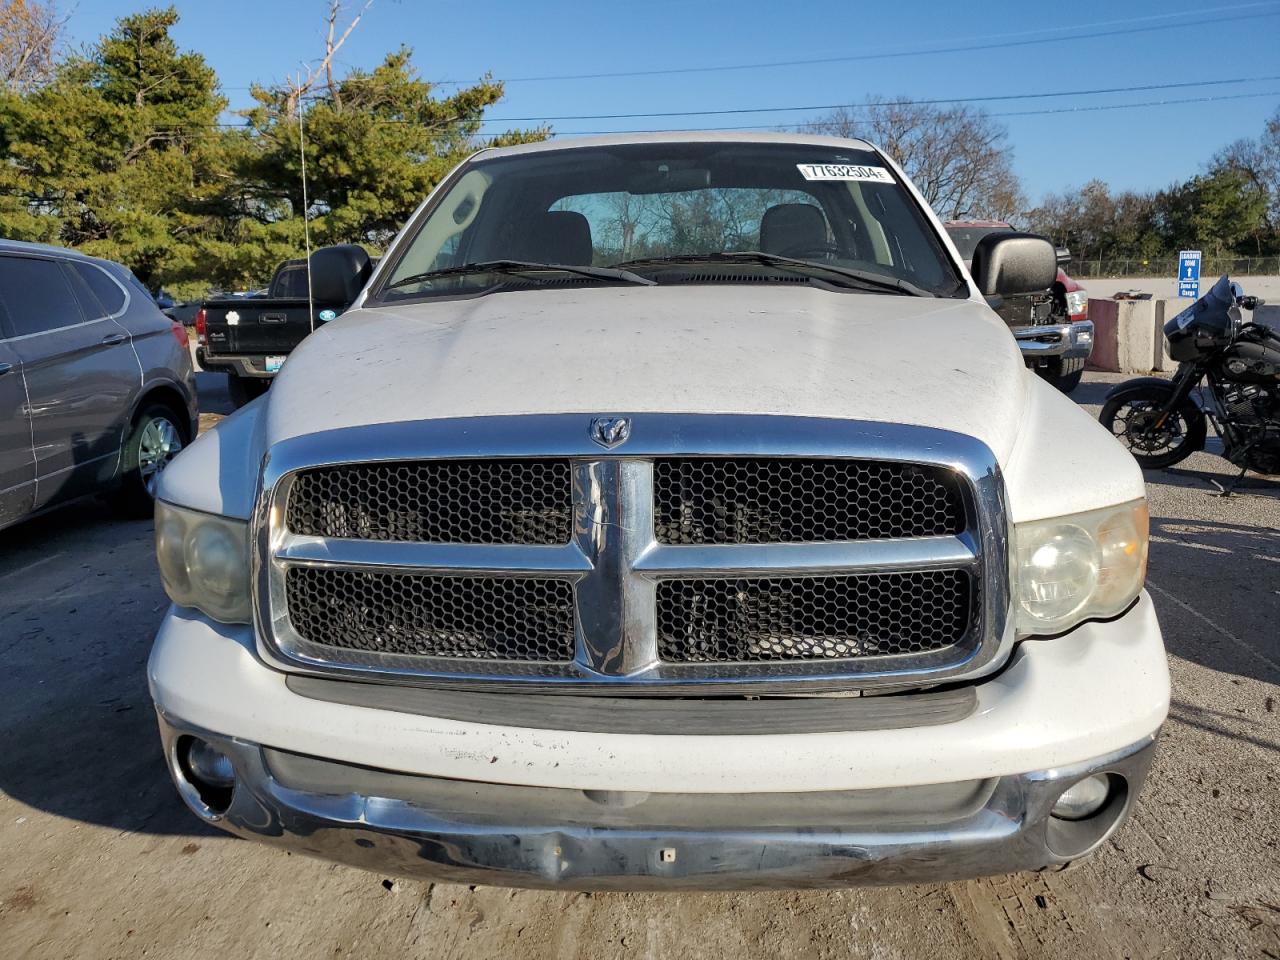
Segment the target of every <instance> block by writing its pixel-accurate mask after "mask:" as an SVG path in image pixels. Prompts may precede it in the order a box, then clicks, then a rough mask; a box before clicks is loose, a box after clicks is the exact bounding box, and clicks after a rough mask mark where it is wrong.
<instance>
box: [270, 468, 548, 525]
mask: <svg viewBox="0 0 1280 960" xmlns="http://www.w3.org/2000/svg"><path fill="white" fill-rule="evenodd" d="M569 491H570V470H569V461H568V460H565V459H557V460H532V459H531V460H507V459H495V460H449V461H445V462H431V461H420V462H416V463H361V464H344V465H340V466H327V467H320V468H317V469H314V470H304V471H303V472H301V473H300V474H298V477H297V479H296V480H295V481H294V484H293V489H292V491H291V493H290V496H289V503H288V509H287V514H286V518H285V522H286V524H287V526H288V528H289V530H291V531H292V532H294V533H300V534H305V535H307V536H314V537H347V538H355V539H359V540H391V541H402V542H413V541H417V542H421V543H521V544H562V543H568V542H569V527H570V523H571V522H572V512H573V508H572V504H571V503H570V497H569Z"/></svg>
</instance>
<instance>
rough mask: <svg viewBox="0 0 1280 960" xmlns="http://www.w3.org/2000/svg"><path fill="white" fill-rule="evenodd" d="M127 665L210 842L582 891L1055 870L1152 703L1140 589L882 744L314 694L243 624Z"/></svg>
mask: <svg viewBox="0 0 1280 960" xmlns="http://www.w3.org/2000/svg"><path fill="white" fill-rule="evenodd" d="M148 673H149V680H150V686H151V692H152V697H153V698H154V700H155V702H156V706H157V708H158V710H159V713H160V717H161V730H162V734H163V737H164V740H165V746H166V755H167V756H168V758H169V763H170V769H171V770H172V771H173V772H174V775H175V776H174V779H175V782H176V783H177V784H178V787H179V790H180V792H182V793H183V795H184V797H185V798H186V799H187V802H188V803H189V804H190V805H191V807H192V809H193V810H195V811H196V812H197V813H198V814H200V815H202V816H204V817H206V818H207V819H210V821H211V822H215V823H217V825H219V826H221V827H222V828H224V829H227V830H229V831H231V832H233V833H237V834H239V835H242V836H247V837H254V838H257V839H262V840H265V841H267V842H270V843H273V844H279V845H282V846H286V847H288V848H290V849H294V850H298V851H301V852H304V853H310V854H314V855H318V856H322V857H326V858H329V859H333V860H338V861H341V862H345V863H351V864H354V865H357V866H363V867H367V868H370V869H379V870H383V871H386V872H389V873H393V874H404V875H407V876H423V877H429V878H435V879H440V880H447V881H457V882H484V883H493V884H511V885H519V886H546V887H556V886H560V887H569V888H598V889H612V888H643V887H658V888H664V889H674V888H741V887H753V886H759V887H797V886H847V885H852V884H859V883H907V882H911V881H914V880H927V881H939V880H947V879H954V878H959V877H966V876H975V875H980V874H990V873H1003V872H1009V871H1014V870H1020V869H1026V868H1034V867H1039V866H1044V865H1048V864H1053V863H1060V862H1063V861H1064V860H1068V859H1072V858H1073V857H1076V856H1080V855H1082V854H1083V853H1087V852H1088V851H1089V850H1090V849H1092V848H1093V847H1094V846H1096V844H1097V843H1100V842H1102V840H1103V839H1105V836H1106V835H1108V834H1109V833H1110V832H1111V831H1113V830H1114V829H1115V828H1116V827H1118V825H1119V824H1120V823H1121V822H1122V820H1123V819H1124V816H1125V814H1126V813H1127V811H1128V809H1129V804H1130V803H1131V802H1132V798H1133V797H1134V796H1135V795H1136V793H1137V792H1138V790H1139V789H1140V787H1141V785H1142V781H1143V778H1144V776H1145V773H1146V769H1147V766H1148V764H1149V762H1150V755H1151V746H1152V743H1153V742H1154V738H1155V735H1156V734H1157V732H1158V730H1159V728H1160V726H1161V724H1162V723H1163V721H1164V719H1165V716H1166V715H1167V713H1168V707H1169V675H1168V667H1167V662H1166V659H1165V653H1164V645H1163V642H1162V640H1161V636H1160V629H1159V625H1158V624H1157V622H1156V619H1155V614H1154V610H1153V607H1152V604H1151V601H1150V598H1149V597H1147V596H1146V595H1145V594H1144V595H1143V596H1142V597H1141V598H1140V599H1139V601H1138V602H1137V603H1136V604H1135V605H1134V607H1133V608H1132V609H1130V610H1129V611H1128V612H1127V613H1125V614H1124V615H1123V616H1121V617H1118V618H1116V619H1114V620H1110V621H1107V622H1094V623H1086V624H1083V625H1081V626H1080V627H1077V628H1076V629H1075V630H1073V631H1071V632H1070V633H1068V634H1065V635H1063V636H1060V637H1055V638H1052V639H1044V640H1028V641H1024V642H1023V643H1021V644H1020V645H1019V646H1018V648H1017V649H1016V650H1015V651H1014V654H1013V657H1012V658H1011V660H1010V662H1009V663H1008V664H1007V665H1006V666H1005V668H1004V669H1003V670H1002V671H1001V672H1000V673H998V674H997V675H995V676H993V677H990V678H987V679H985V680H981V681H978V682H977V683H976V684H975V685H974V689H975V692H976V698H977V704H976V707H975V708H974V709H973V710H972V711H971V712H968V713H967V714H966V715H964V716H963V717H962V718H960V719H954V720H951V721H950V722H945V723H933V724H926V725H923V726H913V727H898V728H894V729H861V730H838V731H828V732H811V733H786V732H781V731H778V730H769V729H758V728H753V729H747V730H744V731H743V732H741V733H738V732H733V733H728V734H721V735H713V733H711V732H708V731H704V730H700V729H696V728H695V729H690V730H689V731H688V732H687V733H684V732H681V733H678V734H676V735H662V734H656V733H634V732H599V731H584V730H582V729H571V728H568V727H567V725H562V727H565V728H561V729H543V728H540V727H536V726H533V727H531V726H520V725H519V722H518V721H517V719H516V718H515V717H513V716H506V717H504V719H503V720H501V721H500V720H496V719H495V720H492V721H488V722H477V721H461V720H457V719H450V718H449V717H444V716H435V715H428V714H424V713H422V712H413V711H400V710H394V709H382V708H374V707H371V706H361V705H357V704H354V703H344V702H329V701H325V700H320V699H315V698H314V697H308V696H304V695H301V694H299V693H298V692H297V691H296V690H295V689H294V688H293V687H291V685H290V684H289V682H288V678H287V677H286V675H285V674H283V673H281V672H279V671H277V670H273V669H271V668H270V667H268V666H266V665H265V664H264V663H263V662H262V660H261V659H260V658H259V655H258V651H257V648H256V644H255V639H254V635H253V629H252V628H251V627H249V626H247V625H244V626H229V625H224V624H216V623H213V622H212V621H209V620H207V619H205V618H204V617H202V616H200V615H198V614H195V613H193V612H192V611H187V610H179V609H177V608H174V609H171V610H170V611H169V614H168V615H167V616H166V618H165V621H164V623H163V625H162V626H161V630H160V633H159V635H158V636H157V638H156V645H155V649H154V650H153V652H152V656H151V661H150V663H149V667H148ZM184 735H192V736H199V737H202V738H204V739H207V740H209V741H210V742H212V743H214V744H215V745H217V746H218V747H219V748H220V749H222V750H223V751H224V752H225V753H226V754H227V755H228V756H229V757H231V759H232V761H233V764H234V766H235V768H236V772H237V786H236V789H235V792H234V794H233V797H232V802H231V804H230V806H229V807H227V808H226V810H225V813H223V814H217V813H213V812H212V811H211V810H210V809H208V808H204V809H202V804H201V802H200V800H199V797H198V796H196V795H194V794H193V792H192V790H191V789H190V786H189V784H187V783H185V775H184V774H183V772H182V769H181V766H180V765H179V764H177V762H176V754H175V751H174V747H175V746H176V744H177V742H178V739H179V738H180V737H181V736H184ZM391 771H394V772H391ZM1096 772H1107V773H1110V774H1114V775H1115V776H1116V777H1118V778H1121V779H1122V780H1123V791H1122V792H1121V793H1117V797H1118V799H1117V801H1116V803H1115V804H1113V805H1111V806H1110V807H1109V808H1107V809H1106V810H1104V811H1103V813H1100V814H1098V815H1096V816H1095V818H1094V819H1093V820H1090V821H1080V823H1082V824H1090V823H1092V824H1093V827H1094V828H1096V829H1095V830H1094V832H1093V833H1092V834H1090V833H1088V832H1087V830H1086V828H1084V827H1080V828H1076V827H1075V826H1069V827H1064V826H1063V825H1062V824H1063V822H1062V821H1057V820H1054V819H1052V818H1050V817H1049V816H1048V810H1049V807H1050V806H1051V805H1052V803H1053V802H1054V800H1055V799H1056V797H1057V796H1058V794H1059V793H1060V792H1061V790H1062V789H1064V788H1065V787H1066V786H1068V785H1069V784H1070V783H1072V782H1074V780H1076V779H1079V778H1080V777H1083V776H1087V775H1090V774H1092V773H1096ZM1098 818H1102V819H1098ZM1082 830H1085V831H1086V832H1084V833H1081V831H1082Z"/></svg>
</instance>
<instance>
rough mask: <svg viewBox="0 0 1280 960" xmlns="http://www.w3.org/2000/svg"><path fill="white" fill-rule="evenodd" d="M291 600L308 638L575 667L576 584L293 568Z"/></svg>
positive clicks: (348, 646)
mask: <svg viewBox="0 0 1280 960" xmlns="http://www.w3.org/2000/svg"><path fill="white" fill-rule="evenodd" d="M285 598H286V603H287V605H288V610H289V619H290V621H291V623H292V625H293V629H294V630H295V631H297V633H298V635H299V636H301V637H302V638H303V639H304V640H307V641H309V642H311V643H315V644H320V645H322V646H326V647H338V648H342V649H345V650H358V651H362V652H367V653H389V654H405V655H410V656H418V657H451V658H460V659H473V660H519V661H536V662H568V661H570V660H572V659H573V652H574V613H573V587H572V585H571V584H569V583H567V582H565V581H563V580H550V579H540V578H538V579H535V578H526V577H510V578H507V577H436V576H416V575H412V574H388V573H364V572H359V571H353V570H331V569H320V568H311V567H295V568H293V569H290V570H289V571H288V573H287V575H286V578H285Z"/></svg>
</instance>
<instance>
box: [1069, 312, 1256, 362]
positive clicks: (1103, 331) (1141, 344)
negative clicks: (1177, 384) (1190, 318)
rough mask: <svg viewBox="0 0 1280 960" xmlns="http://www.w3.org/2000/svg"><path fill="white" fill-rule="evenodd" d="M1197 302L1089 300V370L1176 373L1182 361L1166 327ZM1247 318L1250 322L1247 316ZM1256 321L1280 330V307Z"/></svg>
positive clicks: (1254, 317)
mask: <svg viewBox="0 0 1280 960" xmlns="http://www.w3.org/2000/svg"><path fill="white" fill-rule="evenodd" d="M1194 302H1195V301H1193V300H1189V299H1178V298H1174V297H1170V298H1166V299H1162V300H1094V299H1091V300H1090V301H1089V319H1090V320H1092V321H1093V353H1091V354H1090V355H1089V362H1088V364H1087V365H1086V366H1087V369H1089V370H1104V371H1108V372H1110V373H1149V372H1151V371H1163V372H1167V373H1172V372H1173V371H1174V370H1176V369H1177V368H1178V361H1176V360H1174V359H1173V358H1172V357H1170V356H1169V345H1168V343H1167V342H1166V341H1165V338H1164V325H1165V324H1166V323H1167V322H1168V321H1170V320H1172V319H1173V318H1174V317H1176V316H1177V315H1178V314H1180V313H1181V312H1182V311H1183V310H1185V309H1187V307H1189V306H1191V304H1192V303H1194ZM1245 319H1249V317H1248V315H1247V314H1246V316H1245ZM1253 319H1254V320H1255V321H1256V322H1258V323H1265V324H1267V325H1268V326H1273V327H1275V328H1276V329H1280V305H1272V304H1266V305H1264V306H1262V307H1260V308H1259V309H1258V310H1257V311H1255V313H1254V316H1253Z"/></svg>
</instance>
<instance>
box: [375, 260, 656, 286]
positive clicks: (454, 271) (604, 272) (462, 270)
mask: <svg viewBox="0 0 1280 960" xmlns="http://www.w3.org/2000/svg"><path fill="white" fill-rule="evenodd" d="M546 270H556V271H560V272H562V273H576V274H578V275H579V276H583V277H593V278H595V279H597V280H612V281H614V282H615V283H639V284H643V285H644V286H647V287H651V286H653V285H654V281H653V280H650V279H649V278H648V277H642V276H640V275H639V274H638V273H632V272H631V271H630V270H620V269H617V268H616V267H585V266H578V265H576V264H568V263H534V262H532V261H529V260H481V261H478V262H476V263H463V264H460V265H458V266H456V267H441V268H440V269H439V270H427V271H426V272H424V273H415V274H413V275H412V276H409V277H402V278H401V279H399V280H396V281H395V282H393V283H389V284H387V285H386V287H385V288H384V289H387V290H394V289H395V288H396V287H407V286H408V285H409V284H411V283H422V282H423V281H425V280H435V279H437V278H439V277H460V276H465V275H466V274H469V273H503V274H513V275H517V276H518V275H522V274H529V273H538V272H540V271H546Z"/></svg>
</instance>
